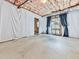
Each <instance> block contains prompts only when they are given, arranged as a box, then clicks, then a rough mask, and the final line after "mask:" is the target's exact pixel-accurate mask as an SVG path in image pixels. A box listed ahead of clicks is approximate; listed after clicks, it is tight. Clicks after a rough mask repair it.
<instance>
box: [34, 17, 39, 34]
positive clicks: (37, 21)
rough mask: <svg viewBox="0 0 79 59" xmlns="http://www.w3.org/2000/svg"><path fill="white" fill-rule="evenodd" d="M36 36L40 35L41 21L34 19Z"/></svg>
mask: <svg viewBox="0 0 79 59" xmlns="http://www.w3.org/2000/svg"><path fill="white" fill-rule="evenodd" d="M34 34H35V35H37V34H39V19H38V18H34Z"/></svg>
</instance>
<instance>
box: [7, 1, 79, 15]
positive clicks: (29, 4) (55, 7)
mask: <svg viewBox="0 0 79 59" xmlns="http://www.w3.org/2000/svg"><path fill="white" fill-rule="evenodd" d="M7 1H8V2H10V3H12V4H14V5H16V6H17V7H18V8H24V9H26V10H29V11H31V12H33V13H36V14H38V15H40V16H46V15H49V14H51V13H55V12H58V11H63V10H65V9H68V8H72V7H75V6H78V5H79V0H7Z"/></svg>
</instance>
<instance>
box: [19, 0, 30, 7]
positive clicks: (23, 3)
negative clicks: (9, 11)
mask: <svg viewBox="0 0 79 59" xmlns="http://www.w3.org/2000/svg"><path fill="white" fill-rule="evenodd" d="M28 1H29V0H26V1H24V2H23V3H21V4H20V5H19V6H18V8H20V7H21V6H22V5H23V4H25V3H26V2H28Z"/></svg>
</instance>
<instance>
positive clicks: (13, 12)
mask: <svg viewBox="0 0 79 59" xmlns="http://www.w3.org/2000/svg"><path fill="white" fill-rule="evenodd" d="M0 4H1V5H0V41H7V40H11V39H17V38H21V37H24V36H31V35H34V17H36V15H34V14H33V13H31V12H29V11H26V10H24V9H17V8H16V6H14V5H12V4H10V3H8V2H6V1H2V2H0ZM39 18H40V19H39V20H41V19H42V18H41V17H40V16H39ZM40 23H41V22H40ZM41 31H42V30H41ZM41 31H40V32H41Z"/></svg>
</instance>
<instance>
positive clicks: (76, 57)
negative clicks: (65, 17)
mask: <svg viewBox="0 0 79 59" xmlns="http://www.w3.org/2000/svg"><path fill="white" fill-rule="evenodd" d="M0 59H79V40H78V39H72V38H62V37H57V36H52V35H39V36H35V37H30V38H22V39H18V40H13V41H9V42H5V43H0Z"/></svg>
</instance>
